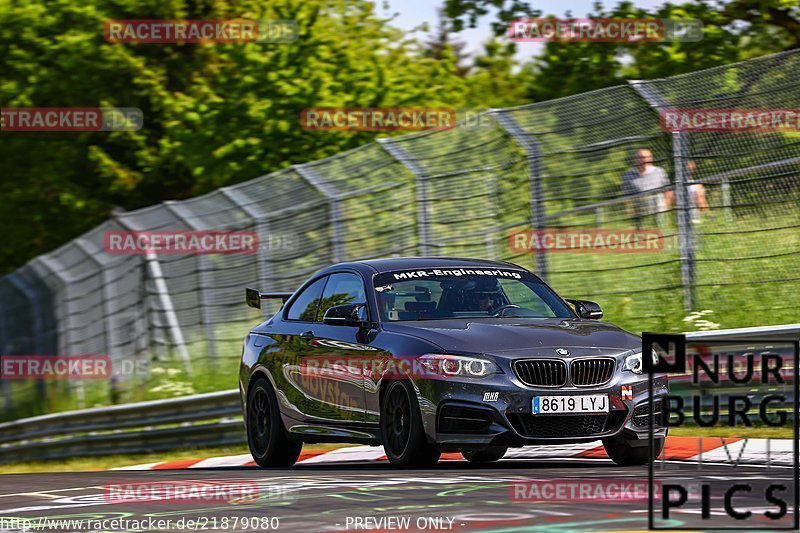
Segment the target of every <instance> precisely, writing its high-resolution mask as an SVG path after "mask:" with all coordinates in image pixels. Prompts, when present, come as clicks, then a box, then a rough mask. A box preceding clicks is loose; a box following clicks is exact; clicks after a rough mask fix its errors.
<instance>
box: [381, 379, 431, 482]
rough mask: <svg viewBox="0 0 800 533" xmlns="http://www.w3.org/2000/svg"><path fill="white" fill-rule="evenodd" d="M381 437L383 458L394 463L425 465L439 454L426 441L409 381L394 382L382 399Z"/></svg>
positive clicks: (405, 466) (403, 465) (429, 463)
mask: <svg viewBox="0 0 800 533" xmlns="http://www.w3.org/2000/svg"><path fill="white" fill-rule="evenodd" d="M380 423H381V436H382V437H383V449H384V450H385V452H386V457H387V459H389V462H390V463H391V464H392V465H394V466H399V467H402V468H413V467H416V468H425V467H430V466H433V465H435V464H436V463H437V461H439V457H440V456H441V455H442V453H441V452H440V451H439V450H438V449H437V448H436V446H435V445H432V444H430V443H428V440H427V438H426V437H425V430H424V428H423V427H422V415H421V414H420V411H419V404H418V403H417V395H416V394H415V393H414V389H413V388H412V387H411V384H410V383H409V382H408V381H393V382H391V383H390V384H389V386H388V388H387V389H386V394H384V395H383V399H382V400H381V418H380Z"/></svg>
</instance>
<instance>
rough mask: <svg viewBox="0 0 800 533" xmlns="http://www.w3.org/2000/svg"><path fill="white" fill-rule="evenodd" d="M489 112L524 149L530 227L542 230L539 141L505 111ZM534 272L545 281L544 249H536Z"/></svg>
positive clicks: (545, 258)
mask: <svg viewBox="0 0 800 533" xmlns="http://www.w3.org/2000/svg"><path fill="white" fill-rule="evenodd" d="M491 114H492V116H493V117H494V118H495V120H497V123H498V124H500V127H501V128H503V130H504V131H505V132H506V134H507V135H508V136H509V137H511V138H512V139H514V140H515V141H516V142H517V143H518V144H519V145H521V146H522V148H524V149H525V153H526V155H527V159H528V179H529V182H530V204H531V229H533V230H534V231H537V232H538V231H541V230H544V229H545V227H546V222H545V215H544V190H543V187H542V151H541V147H540V146H539V142H538V141H537V140H536V139H535V138H534V137H533V135H532V134H529V133H527V132H526V131H525V130H524V129H523V128H522V126H520V124H519V123H518V122H517V121H516V119H514V117H513V116H511V114H510V113H508V112H507V111H503V110H500V109H494V110H492V111H491ZM536 274H537V275H538V276H539V277H540V278H542V279H544V280H545V281H547V276H548V265H547V254H546V253H545V252H544V251H539V250H537V251H536Z"/></svg>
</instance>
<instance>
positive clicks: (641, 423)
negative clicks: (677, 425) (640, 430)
mask: <svg viewBox="0 0 800 533" xmlns="http://www.w3.org/2000/svg"><path fill="white" fill-rule="evenodd" d="M661 403H662V399H661V398H655V399H653V411H654V412H653V425H654V426H661V425H662V420H661V417H662V414H661V413H662V406H661ZM649 415H650V405H649V403H648V402H645V403H643V404H641V405H638V406H637V407H636V409H634V410H633V425H634V426H636V427H647V424H649V423H650V416H649Z"/></svg>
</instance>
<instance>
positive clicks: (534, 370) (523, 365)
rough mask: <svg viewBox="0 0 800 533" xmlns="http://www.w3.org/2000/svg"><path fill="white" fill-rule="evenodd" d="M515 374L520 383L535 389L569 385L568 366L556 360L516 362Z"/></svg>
mask: <svg viewBox="0 0 800 533" xmlns="http://www.w3.org/2000/svg"><path fill="white" fill-rule="evenodd" d="M514 372H515V373H516V374H517V377H518V378H519V380H520V381H522V382H523V383H525V384H526V385H531V386H533V387H562V386H564V385H566V383H567V364H566V363H565V362H564V361H559V360H555V359H532V360H524V361H516V362H515V363H514Z"/></svg>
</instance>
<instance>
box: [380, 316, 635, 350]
mask: <svg viewBox="0 0 800 533" xmlns="http://www.w3.org/2000/svg"><path fill="white" fill-rule="evenodd" d="M383 328H384V329H385V330H386V331H392V332H395V333H399V334H403V335H412V336H414V337H418V338H422V339H424V340H427V341H429V342H432V343H434V344H436V345H437V346H439V347H441V348H442V349H443V350H446V351H447V352H450V353H458V352H463V353H488V354H493V355H499V356H506V357H508V358H512V359H514V358H517V357H523V356H531V355H546V356H550V357H552V356H555V355H557V354H556V352H555V350H556V349H558V348H566V349H568V350H569V351H570V354H571V355H573V356H579V355H605V354H619V353H621V352H625V351H628V350H636V349H641V346H642V341H641V339H640V338H639V337H638V336H636V335H634V334H632V333H629V332H627V331H625V330H624V329H622V328H620V327H618V326H615V325H613V324H609V323H607V322H598V321H596V320H580V319H563V318H552V319H550V318H547V319H538V318H537V319H531V318H528V319H525V318H491V317H487V318H471V319H458V320H451V319H448V320H422V321H416V322H396V323H384V324H383Z"/></svg>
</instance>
